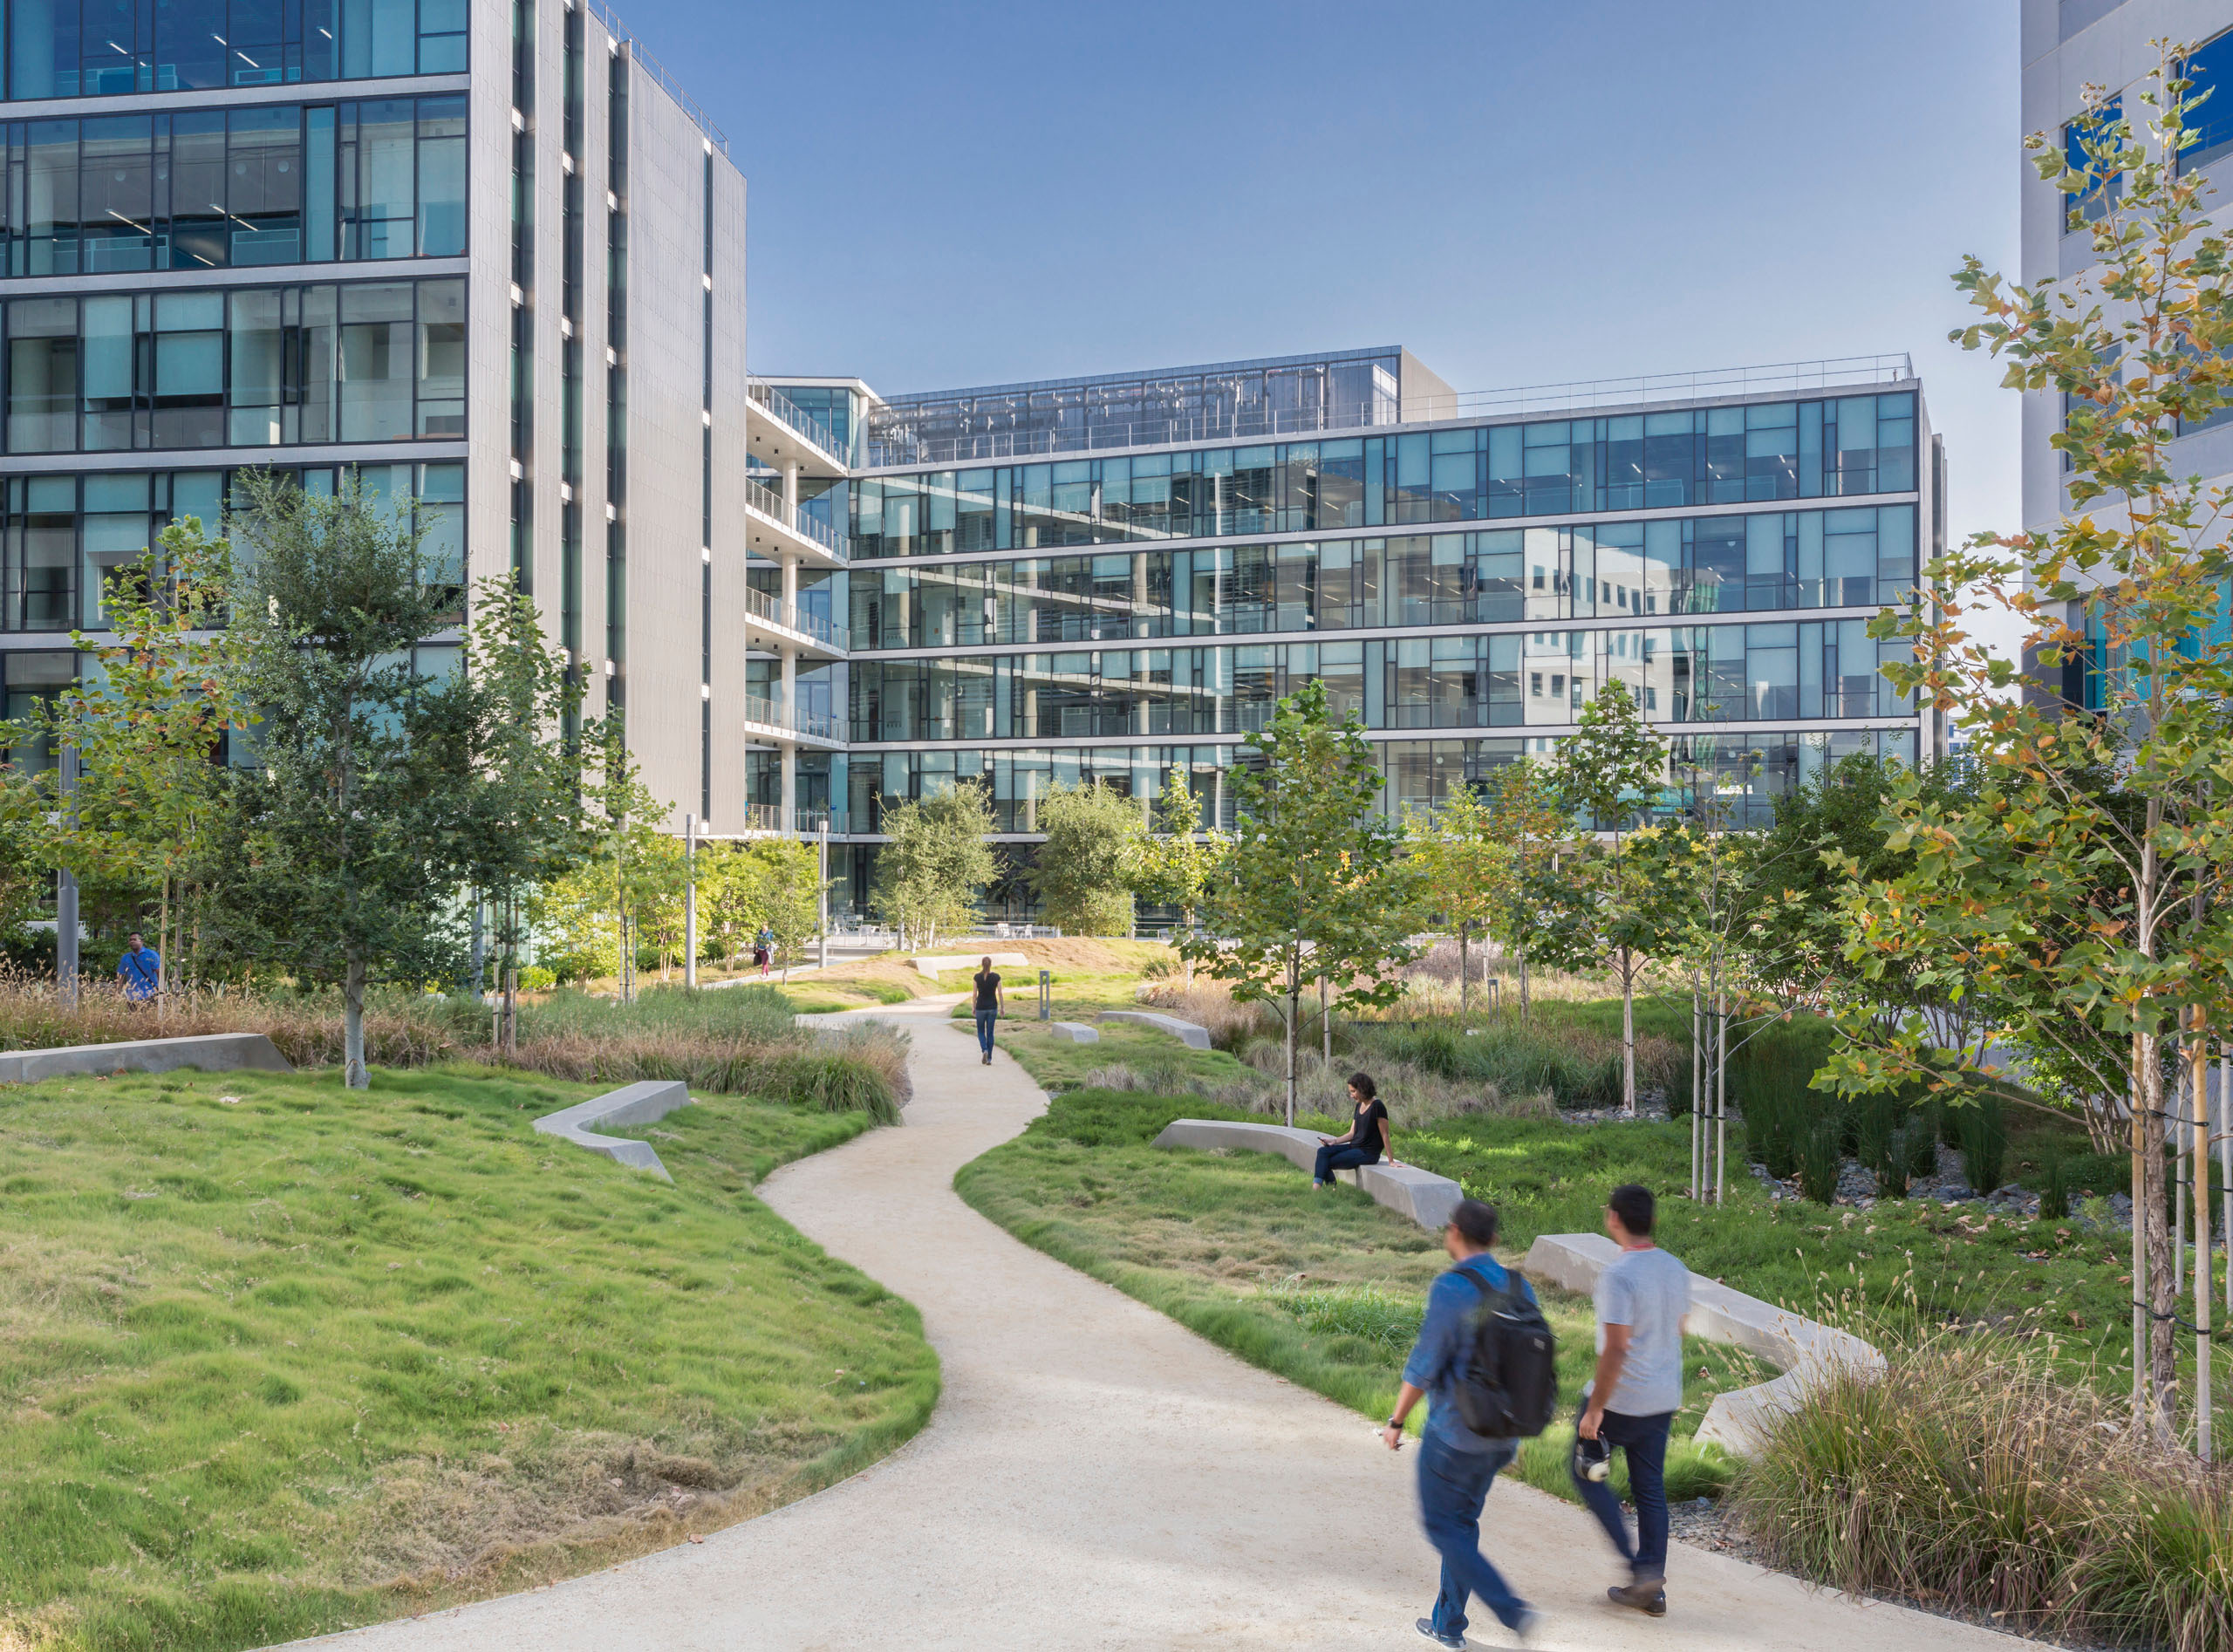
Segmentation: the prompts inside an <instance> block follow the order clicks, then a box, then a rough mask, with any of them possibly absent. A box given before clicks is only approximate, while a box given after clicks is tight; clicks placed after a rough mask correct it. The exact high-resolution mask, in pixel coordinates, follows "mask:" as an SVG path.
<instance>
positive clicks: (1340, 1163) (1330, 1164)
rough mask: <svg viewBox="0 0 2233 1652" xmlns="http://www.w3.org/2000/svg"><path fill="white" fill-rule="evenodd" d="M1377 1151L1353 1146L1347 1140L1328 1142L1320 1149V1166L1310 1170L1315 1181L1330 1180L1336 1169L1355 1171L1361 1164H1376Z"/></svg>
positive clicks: (1377, 1160) (1378, 1158)
mask: <svg viewBox="0 0 2233 1652" xmlns="http://www.w3.org/2000/svg"><path fill="white" fill-rule="evenodd" d="M1379 1162H1380V1156H1379V1155H1378V1154H1377V1153H1368V1152H1366V1151H1365V1150H1364V1149H1362V1147H1351V1146H1350V1145H1349V1143H1347V1142H1328V1143H1326V1144H1325V1145H1324V1146H1322V1147H1321V1148H1320V1149H1319V1150H1318V1168H1317V1169H1316V1170H1315V1171H1311V1172H1310V1179H1311V1180H1312V1181H1314V1182H1330V1181H1332V1180H1333V1179H1334V1172H1335V1171H1353V1170H1355V1169H1356V1167H1357V1166H1358V1165H1360V1164H1378V1163H1379Z"/></svg>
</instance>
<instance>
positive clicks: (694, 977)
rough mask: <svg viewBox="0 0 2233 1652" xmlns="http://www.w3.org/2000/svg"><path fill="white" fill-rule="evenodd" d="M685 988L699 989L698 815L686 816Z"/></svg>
mask: <svg viewBox="0 0 2233 1652" xmlns="http://www.w3.org/2000/svg"><path fill="white" fill-rule="evenodd" d="M682 985H683V986H684V987H685V988H686V989H690V990H693V991H694V990H695V989H696V987H697V986H698V816H695V815H685V816H683V817H682Z"/></svg>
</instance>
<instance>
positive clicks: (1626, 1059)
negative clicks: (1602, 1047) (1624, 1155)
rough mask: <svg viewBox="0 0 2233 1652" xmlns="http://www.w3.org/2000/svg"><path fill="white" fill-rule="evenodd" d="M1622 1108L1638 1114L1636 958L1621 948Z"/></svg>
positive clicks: (1631, 1114) (1625, 1111) (1633, 1114)
mask: <svg viewBox="0 0 2233 1652" xmlns="http://www.w3.org/2000/svg"><path fill="white" fill-rule="evenodd" d="M1621 1110H1622V1112H1623V1113H1625V1114H1627V1115H1628V1116H1629V1117H1630V1118H1634V1117H1635V1116H1636V959H1635V953H1634V952H1631V951H1629V948H1627V947H1625V946H1623V947H1622V948H1621Z"/></svg>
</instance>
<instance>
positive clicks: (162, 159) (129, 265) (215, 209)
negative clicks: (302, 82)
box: [0, 95, 465, 276]
mask: <svg viewBox="0 0 2233 1652" xmlns="http://www.w3.org/2000/svg"><path fill="white" fill-rule="evenodd" d="M0 162H4V164H5V166H6V167H7V169H8V174H7V175H8V178H9V181H10V188H9V190H8V192H7V196H6V201H7V203H8V204H6V205H4V206H0V236H4V237H5V240H6V244H7V255H6V257H7V263H6V269H7V271H8V273H9V274H10V275H15V276H58V275H71V274H77V273H84V274H88V275H102V274H108V273H113V272H116V271H125V270H215V269H228V268H241V267H243V266H255V265H259V264H291V263H331V261H332V260H333V259H335V258H336V257H340V258H349V259H360V258H408V257H413V256H423V257H454V256H459V255H461V254H462V253H463V252H464V251H465V99H464V98H463V97H462V96H458V95H448V96H443V97H439V98H415V99H414V98H400V99H387V100H384V101H380V102H366V103H343V104H337V105H331V106H302V105H297V104H280V105H274V106H268V107H262V108H255V109H234V110H230V111H226V110H222V109H204V110H188V111H181V112H179V113H173V114H160V115H113V116H102V117H97V118H91V119H83V120H78V119H68V120H34V121H28V122H24V121H18V122H15V123H12V124H9V125H6V126H0Z"/></svg>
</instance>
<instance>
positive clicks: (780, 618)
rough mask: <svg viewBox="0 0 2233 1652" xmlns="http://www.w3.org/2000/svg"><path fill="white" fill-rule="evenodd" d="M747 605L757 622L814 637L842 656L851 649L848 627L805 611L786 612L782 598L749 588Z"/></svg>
mask: <svg viewBox="0 0 2233 1652" xmlns="http://www.w3.org/2000/svg"><path fill="white" fill-rule="evenodd" d="M744 605H745V606H746V607H747V608H748V609H749V610H750V611H752V613H753V615H754V617H755V618H759V619H761V620H764V621H765V622H767V623H768V625H781V626H782V628H783V629H784V630H786V631H797V632H798V633H799V634H800V635H801V636H804V637H811V638H814V640H815V641H816V642H818V643H820V644H821V645H823V647H825V648H834V649H836V650H837V652H839V653H841V654H842V653H843V652H845V650H846V648H847V647H848V646H850V637H851V633H850V631H847V629H846V628H845V627H844V626H843V625H836V624H833V623H832V622H831V621H830V620H827V619H824V618H823V617H822V616H821V615H820V614H816V613H809V612H808V611H806V610H805V609H803V608H799V607H790V608H786V607H785V606H784V605H783V604H782V601H781V599H780V598H777V597H771V596H769V595H768V593H767V592H766V591H764V590H753V589H751V588H750V587H749V586H748V587H746V589H745V593H744Z"/></svg>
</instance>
